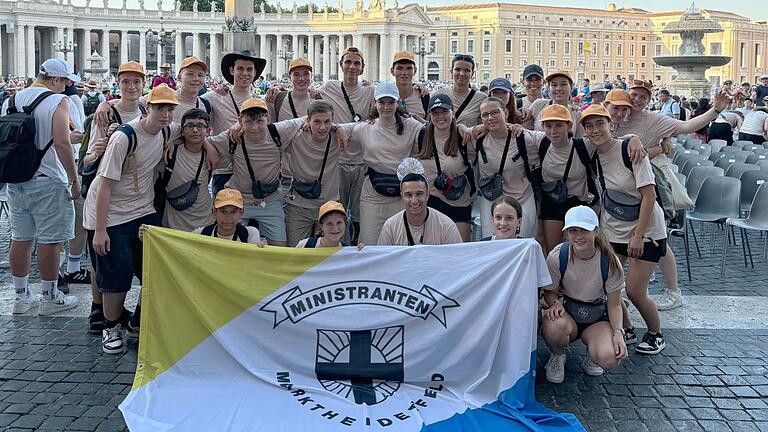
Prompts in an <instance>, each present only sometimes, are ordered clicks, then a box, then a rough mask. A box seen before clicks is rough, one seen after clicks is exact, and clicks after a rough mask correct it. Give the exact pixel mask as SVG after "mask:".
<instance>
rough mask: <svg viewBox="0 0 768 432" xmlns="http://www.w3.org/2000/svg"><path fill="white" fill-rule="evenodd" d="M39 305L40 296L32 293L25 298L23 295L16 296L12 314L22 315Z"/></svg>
mask: <svg viewBox="0 0 768 432" xmlns="http://www.w3.org/2000/svg"><path fill="white" fill-rule="evenodd" d="M39 304H40V294H36V293H33V292H28V293H27V295H26V296H25V295H24V294H21V295H18V294H17V295H16V300H14V301H13V313H14V314H23V313H27V312H28V311H29V310H30V309H32V308H33V307H36V306H38V305H39Z"/></svg>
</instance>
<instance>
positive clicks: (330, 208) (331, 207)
mask: <svg viewBox="0 0 768 432" xmlns="http://www.w3.org/2000/svg"><path fill="white" fill-rule="evenodd" d="M332 212H339V213H343V214H344V216H346V215H347V211H346V210H344V206H343V205H342V204H341V203H340V202H338V201H328V202H326V203H325V204H323V205H321V206H320V213H319V214H318V216H317V220H318V221H320V220H322V219H323V216H325V215H327V214H328V213H332Z"/></svg>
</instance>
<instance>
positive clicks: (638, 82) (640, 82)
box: [629, 79, 653, 95]
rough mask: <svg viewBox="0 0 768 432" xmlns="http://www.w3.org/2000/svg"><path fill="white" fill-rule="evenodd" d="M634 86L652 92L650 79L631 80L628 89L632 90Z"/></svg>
mask: <svg viewBox="0 0 768 432" xmlns="http://www.w3.org/2000/svg"><path fill="white" fill-rule="evenodd" d="M634 88H641V89H643V90H645V91H647V92H648V94H651V95H652V94H653V84H651V82H650V81H644V80H639V79H636V80H632V85H631V86H629V89H630V90H632V89H634Z"/></svg>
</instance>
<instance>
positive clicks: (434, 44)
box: [429, 40, 437, 52]
mask: <svg viewBox="0 0 768 432" xmlns="http://www.w3.org/2000/svg"><path fill="white" fill-rule="evenodd" d="M429 50H430V51H432V52H435V51H437V41H433V40H431V41H429Z"/></svg>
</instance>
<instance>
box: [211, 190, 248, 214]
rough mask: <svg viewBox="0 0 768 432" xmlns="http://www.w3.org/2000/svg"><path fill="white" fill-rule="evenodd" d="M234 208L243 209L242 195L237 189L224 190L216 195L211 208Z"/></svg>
mask: <svg viewBox="0 0 768 432" xmlns="http://www.w3.org/2000/svg"><path fill="white" fill-rule="evenodd" d="M228 205H231V206H235V207H237V208H239V209H241V208H243V194H241V193H240V191H239V190H237V189H231V188H224V189H222V190H220V191H219V193H217V194H216V200H215V201H214V202H213V208H217V209H219V208H222V207H224V206H228Z"/></svg>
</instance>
